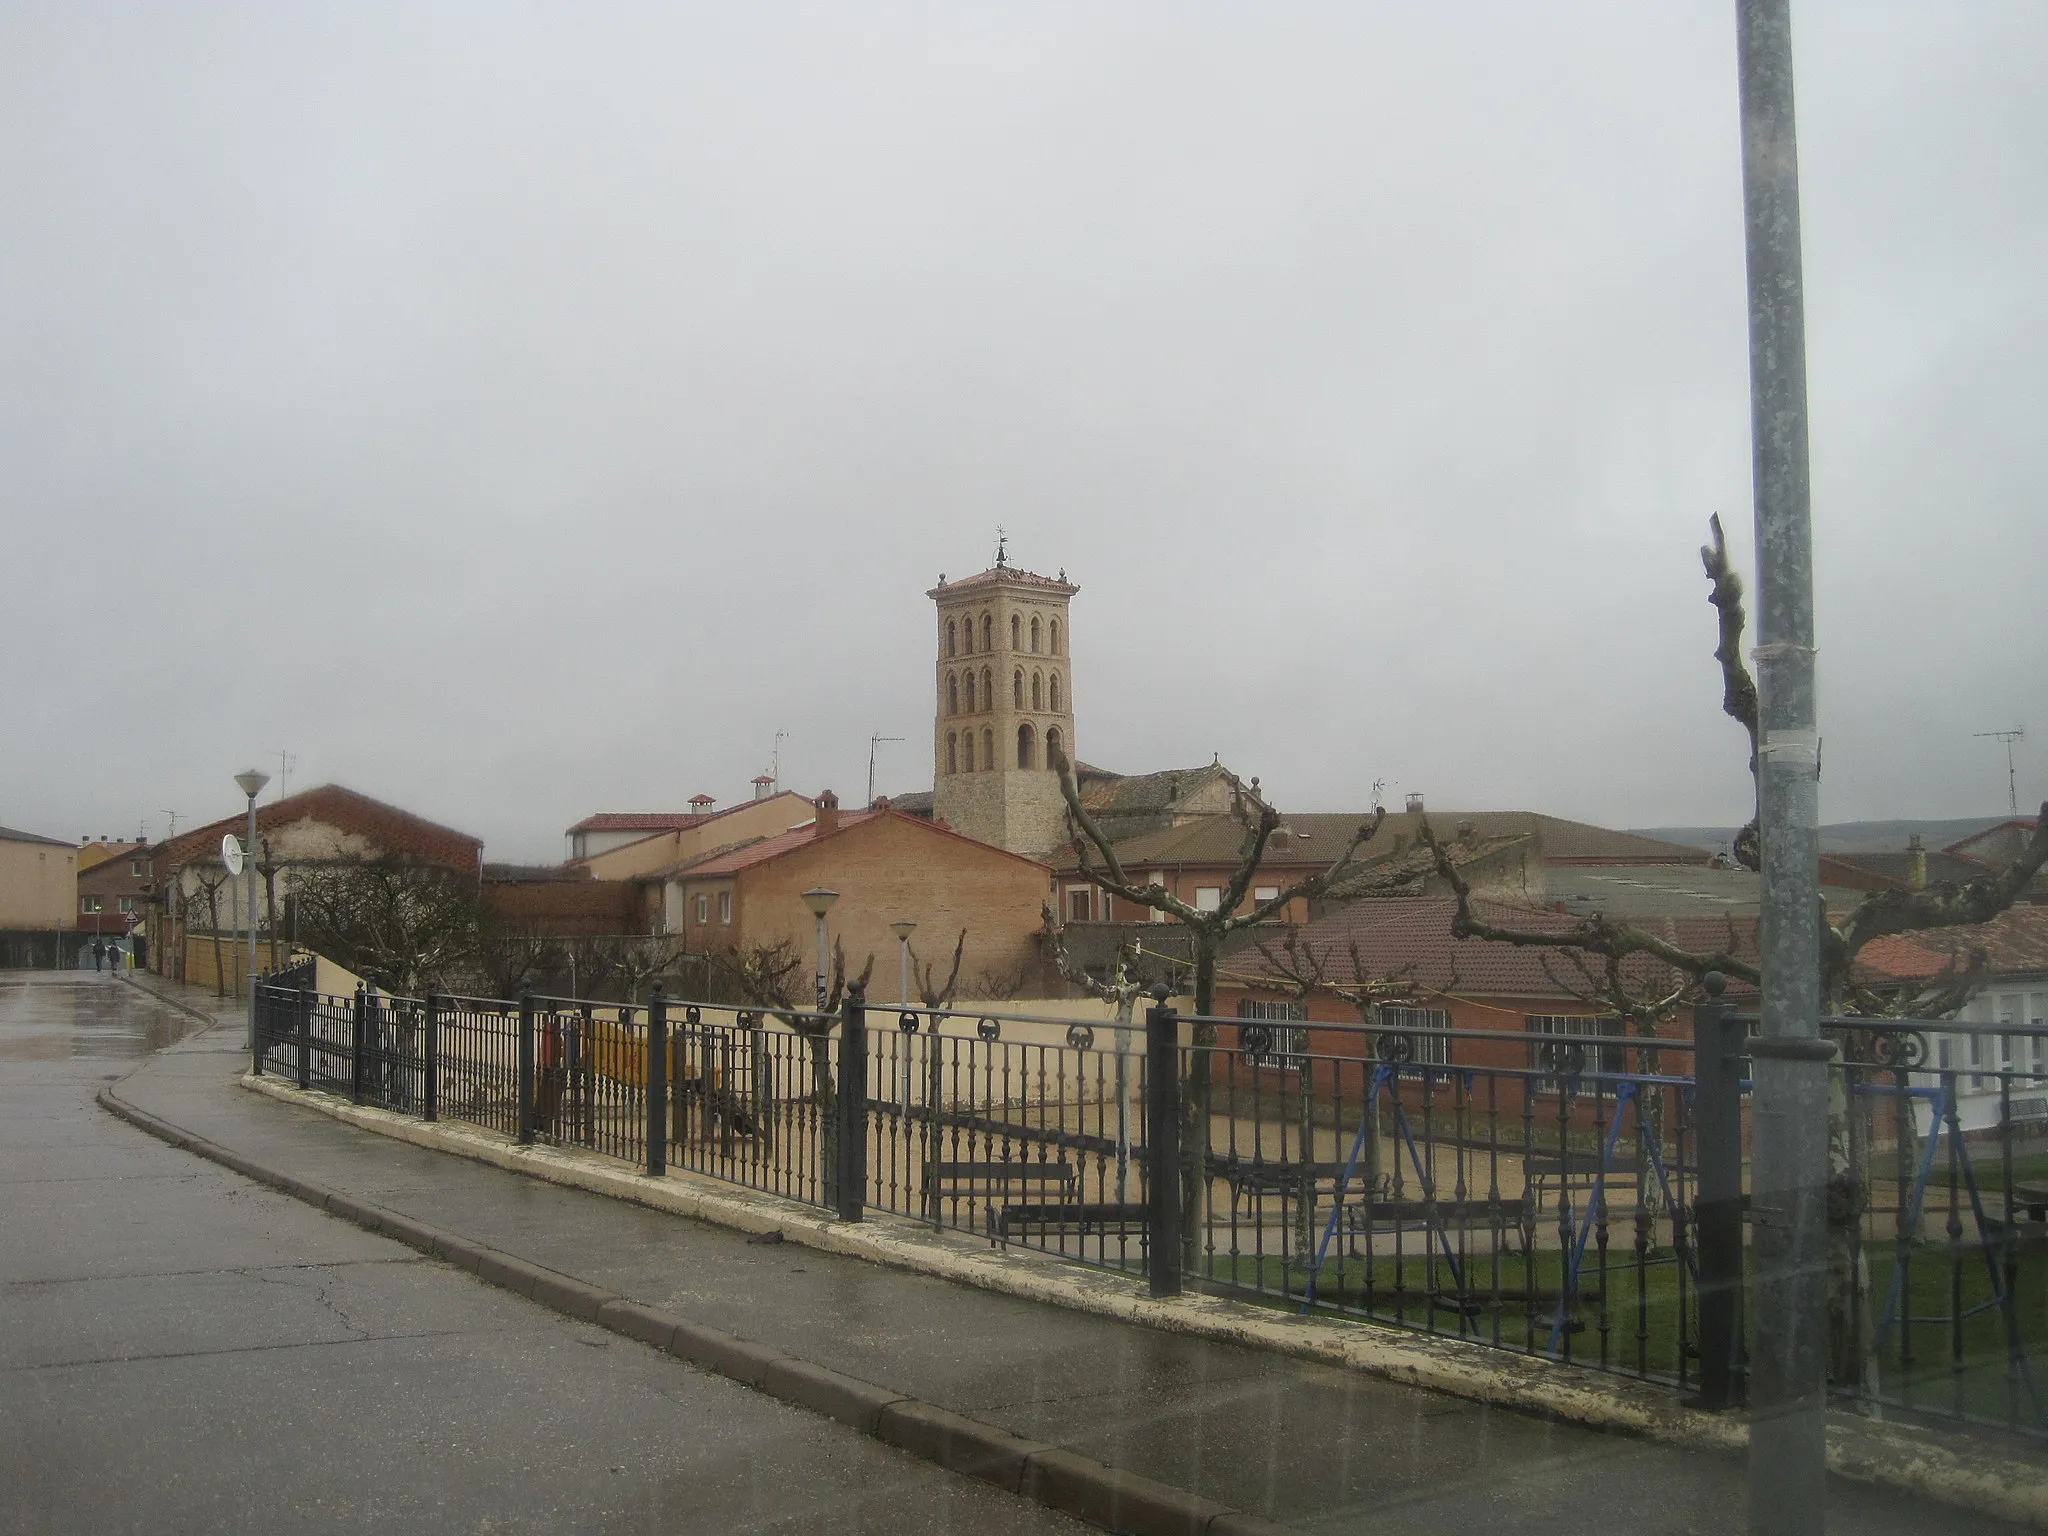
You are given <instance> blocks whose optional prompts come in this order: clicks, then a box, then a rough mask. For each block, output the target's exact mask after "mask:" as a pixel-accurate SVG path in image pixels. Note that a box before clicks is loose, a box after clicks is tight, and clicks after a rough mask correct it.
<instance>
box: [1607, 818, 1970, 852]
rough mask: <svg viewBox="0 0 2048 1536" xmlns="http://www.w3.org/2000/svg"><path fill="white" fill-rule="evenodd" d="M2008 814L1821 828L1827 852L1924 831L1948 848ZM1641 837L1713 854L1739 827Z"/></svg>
mask: <svg viewBox="0 0 2048 1536" xmlns="http://www.w3.org/2000/svg"><path fill="white" fill-rule="evenodd" d="M2009 819H2010V818H2008V817H2004V816H1971V817H1966V818H1964V819H1962V820H1960V821H1838V822H1835V823H1834V824H1833V825H1832V826H1825V827H1822V828H1821V829H1820V847H1821V852H1823V853H1896V852H1899V851H1901V850H1903V849H1904V848H1905V846H1906V839H1907V838H1909V837H1911V836H1912V835H1913V834H1914V833H1916V832H1917V833H1919V834H1920V840H1921V842H1923V843H1925V844H1926V845H1927V846H1928V847H1929V848H1946V847H1947V846H1948V845H1949V844H1950V843H1955V842H1961V841H1962V840H1963V839H1964V838H1966V837H1968V836H1969V835H1970V834H1971V833H1973V832H1981V831H1983V830H1984V829H1985V828H1986V827H1995V826H1997V825H1998V824H1999V823H2000V822H2001V821H2006V820H2009ZM1628 830H1630V831H1631V832H1634V833H1636V834H1637V835H1638V836H1640V837H1661V838H1662V839H1664V841H1666V842H1668V843H1690V844H1691V845H1692V846H1693V847H1695V848H1705V849H1707V850H1708V851H1709V852H1712V853H1726V852H1727V851H1728V849H1729V847H1730V845H1731V844H1733V843H1734V841H1735V834H1736V832H1737V831H1739V830H1740V828H1737V827H1631V828H1629V829H1628Z"/></svg>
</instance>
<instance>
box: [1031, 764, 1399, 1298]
mask: <svg viewBox="0 0 2048 1536" xmlns="http://www.w3.org/2000/svg"><path fill="white" fill-rule="evenodd" d="M1053 767H1054V768H1056V769H1057V770H1058V771H1059V778H1060V795H1061V797H1062V798H1063V799H1064V800H1065V801H1066V803H1067V826H1068V830H1069V832H1070V833H1071V835H1072V836H1073V840H1074V851H1075V854H1076V857H1077V859H1078V861H1079V864H1080V871H1081V874H1082V876H1083V878H1085V879H1086V880H1088V881H1089V882H1090V883H1091V884H1093V885H1094V886H1096V887H1097V888H1099V889H1101V890H1104V891H1107V892H1108V893H1109V894H1110V895H1112V896H1115V897H1118V898H1120V899H1122V900H1124V901H1127V902H1132V903H1134V904H1136V905H1138V906H1141V907H1149V908H1151V909H1152V910H1153V911H1155V912H1163V913H1165V914H1166V915H1167V916H1168V917H1170V918H1172V919H1173V920H1174V921H1175V922H1177V923H1179V924H1180V925H1181V926H1182V927H1183V928H1185V929H1187V931H1188V936H1189V938H1190V940H1191V941H1192V943H1193V946H1194V952H1195V954H1194V960H1195V964H1194V971H1195V975H1194V983H1195V1014H1196V1020H1195V1023H1194V1024H1193V1026H1192V1030H1191V1033H1192V1042H1191V1043H1192V1044H1193V1045H1194V1047H1195V1049H1194V1050H1193V1051H1191V1052H1189V1055H1188V1065H1187V1072H1186V1077H1185V1080H1184V1081H1183V1083H1182V1085H1181V1147H1182V1154H1181V1257H1182V1262H1183V1264H1185V1265H1188V1266H1192V1265H1193V1263H1194V1261H1195V1254H1196V1251H1197V1246H1198V1244H1199V1242H1200V1236H1201V1232H1202V1221H1201V1216H1202V1208H1203V1205H1204V1203H1205V1202H1206V1200H1207V1198H1208V1192H1209V1181H1208V1174H1207V1168H1206V1163H1207V1158H1208V1146H1209V1106H1210V1102H1211V1088H1210V1083H1211V1075H1212V1074H1211V1061H1210V1056H1211V1054H1212V1049H1213V1047H1214V1046H1215V1044H1216V1026H1215V1025H1213V1024H1211V1023H1209V1022H1207V1020H1208V1017H1209V1016H1210V1015H1211V1014H1213V1013H1214V1012H1215V1009H1216V957H1217V955H1218V954H1219V953H1220V952H1221V950H1222V947H1223V941H1224V940H1225V939H1226V938H1228V937H1229V936H1230V935H1231V934H1233V933H1235V932H1237V931H1238V930H1239V929H1241V928H1248V927H1250V926H1252V925H1253V924H1255V923H1264V922H1268V921H1270V920H1272V919H1273V918H1274V917H1275V916H1277V915H1278V914H1279V913H1282V912H1285V911H1286V910H1288V906H1289V903H1291V902H1294V901H1313V900H1316V899H1317V898H1319V897H1321V896H1323V895H1324V894H1325V893H1327V892H1329V891H1331V890H1333V889H1339V888H1341V887H1342V886H1343V885H1344V883H1345V882H1346V881H1347V880H1348V879H1349V878H1350V877H1351V876H1352V875H1353V874H1354V873H1356V871H1357V869H1358V855H1359V851H1360V850H1361V849H1363V848H1364V847H1365V846H1366V844H1368V843H1370V842H1371V841H1372V839H1373V837H1374V835H1375V834H1377V833H1378V831H1379V829H1380V827H1381V825H1382V823H1384V822H1385V821H1386V819H1387V813H1386V811H1385V809H1384V808H1381V809H1377V810H1375V811H1374V812H1373V814H1372V816H1371V817H1370V818H1368V819H1367V820H1365V821H1362V822H1360V823H1359V824H1358V827H1357V828H1356V830H1354V831H1353V832H1352V834H1351V836H1350V837H1349V838H1348V839H1347V840H1346V841H1345V844H1344V847H1343V850H1342V851H1341V852H1340V853H1339V854H1338V856H1337V858H1336V859H1335V860H1334V861H1332V862H1331V863H1330V864H1329V865H1328V866H1327V867H1326V868H1324V869H1322V870H1320V871H1318V872H1317V873H1315V874H1312V875H1308V876H1305V877H1303V878H1302V879H1299V880H1296V881H1295V882H1294V883H1293V884H1291V885H1288V886H1284V887H1282V888H1281V890H1280V891H1279V892H1278V893H1277V894H1276V895H1274V896H1272V897H1270V898H1268V899H1267V900H1265V901H1254V902H1252V903H1250V904H1249V905H1247V904H1246V900H1245V899H1246V897H1247V896H1249V895H1250V894H1251V889H1252V881H1253V879H1254V878H1255V877H1256V876H1257V875H1258V872H1259V867H1260V866H1261V865H1262V864H1263V863H1264V862H1265V859H1266V850H1267V847H1268V845H1269V844H1270V843H1271V842H1272V840H1273V834H1274V833H1276V832H1278V831H1279V830H1280V825H1281V821H1282V817H1281V815H1280V813H1279V812H1278V811H1277V810H1275V809H1274V808H1273V807H1272V806H1271V805H1270V804H1268V803H1267V801H1266V799H1265V797H1264V796H1263V795H1262V794H1260V793H1259V781H1258V780H1257V779H1253V780H1252V781H1251V782H1250V783H1249V784H1247V783H1246V782H1244V781H1243V780H1241V779H1239V778H1238V777H1237V775H1235V774H1230V775H1229V783H1230V790H1231V814H1232V815H1233V816H1235V817H1236V819H1237V821H1238V823H1239V825H1240V826H1241V827H1242V828H1243V832H1244V835H1243V837H1242V839H1241V840H1240V842H1239V845H1238V846H1239V852H1238V862H1237V868H1236V869H1235V870H1234V871H1233V872H1232V874H1231V876H1230V879H1229V880H1228V881H1227V882H1226V883H1225V884H1224V887H1223V890H1222V892H1221V894H1220V897H1219V899H1218V901H1217V904H1216V909H1215V910H1214V911H1213V912H1205V911H1203V910H1201V909H1200V908H1198V907H1192V906H1190V905H1188V904H1187V903H1186V902H1184V901H1182V900H1181V899H1180V898H1179V897H1177V896H1175V895H1173V894H1172V893H1171V892H1169V891H1168V890H1167V889H1166V887H1165V886H1163V885H1161V884H1160V883H1159V882H1158V881H1156V880H1154V881H1151V882H1149V883H1148V884H1145V885H1142V886H1141V885H1137V884H1135V883H1134V882H1133V881H1132V880H1131V879H1130V877H1129V876H1128V875H1126V874H1125V873H1124V867H1123V863H1122V861H1121V860H1120V859H1119V858H1118V857H1117V851H1116V846H1115V844H1114V843H1112V842H1111V840H1110V839H1109V837H1108V836H1107V835H1106V834H1105V833H1104V832H1103V831H1102V829H1101V828H1100V827H1099V826H1097V825H1096V823H1095V819H1094V818H1093V817H1092V816H1090V815H1089V814H1088V808H1087V807H1086V806H1085V805H1083V804H1082V803H1081V788H1080V785H1079V784H1078V783H1077V782H1076V781H1075V778H1074V769H1073V765H1072V764H1071V763H1069V762H1068V761H1067V759H1066V755H1065V754H1064V753H1060V754H1058V755H1057V760H1056V761H1055V762H1054V763H1053Z"/></svg>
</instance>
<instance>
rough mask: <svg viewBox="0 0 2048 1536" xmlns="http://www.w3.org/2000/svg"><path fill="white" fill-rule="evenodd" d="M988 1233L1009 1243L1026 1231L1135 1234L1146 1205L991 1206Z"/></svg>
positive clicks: (1141, 1230)
mask: <svg viewBox="0 0 2048 1536" xmlns="http://www.w3.org/2000/svg"><path fill="white" fill-rule="evenodd" d="M987 1220H988V1235H989V1239H990V1241H992V1242H998V1243H1001V1242H1008V1241H1009V1240H1010V1239H1011V1238H1013V1237H1018V1236H1021V1235H1023V1234H1025V1233H1034V1232H1035V1233H1039V1234H1041V1235H1042V1234H1044V1233H1048V1232H1058V1233H1062V1234H1066V1235H1072V1236H1078V1237H1084V1238H1085V1237H1091V1236H1093V1237H1137V1236H1142V1235H1143V1233H1144V1231H1145V1224H1146V1212H1145V1207H1144V1206H1143V1205H1141V1204H1138V1203H1136V1202H1128V1201H1127V1202H1124V1203H1122V1204H1118V1203H1116V1202H1114V1201H1110V1202H1092V1203H1091V1202H1076V1201H1067V1202H1060V1203H1056V1204H1048V1205H1006V1206H1003V1207H1001V1208H1000V1209H998V1208H996V1207H993V1206H991V1207H990V1208H989V1212H988V1218H987Z"/></svg>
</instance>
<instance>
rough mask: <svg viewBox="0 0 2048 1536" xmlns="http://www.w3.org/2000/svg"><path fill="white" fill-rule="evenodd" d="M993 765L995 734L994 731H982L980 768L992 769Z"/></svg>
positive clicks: (994, 761) (994, 759)
mask: <svg viewBox="0 0 2048 1536" xmlns="http://www.w3.org/2000/svg"><path fill="white" fill-rule="evenodd" d="M995 765H996V733H995V732H994V731H983V732H982V733H981V766H982V767H984V768H993V767H995Z"/></svg>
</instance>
